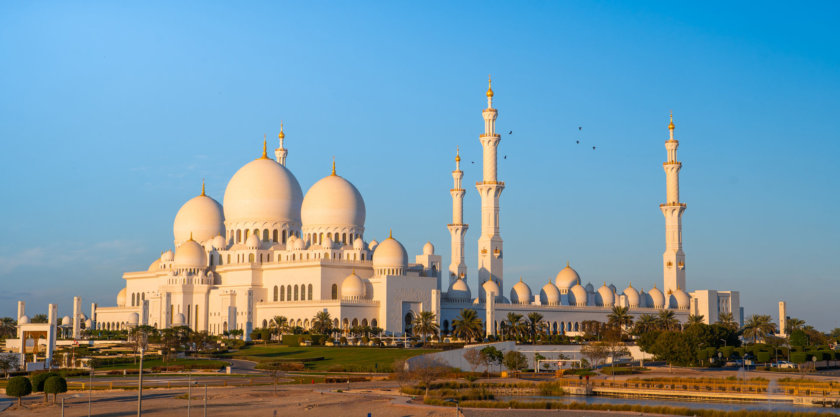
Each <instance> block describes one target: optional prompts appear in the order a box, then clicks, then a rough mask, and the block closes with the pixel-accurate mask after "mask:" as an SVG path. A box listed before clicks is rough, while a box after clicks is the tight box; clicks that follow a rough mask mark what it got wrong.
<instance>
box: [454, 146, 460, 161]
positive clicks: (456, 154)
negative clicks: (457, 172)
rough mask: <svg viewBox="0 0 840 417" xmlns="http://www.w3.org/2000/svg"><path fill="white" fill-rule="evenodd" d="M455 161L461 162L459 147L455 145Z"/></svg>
mask: <svg viewBox="0 0 840 417" xmlns="http://www.w3.org/2000/svg"><path fill="white" fill-rule="evenodd" d="M455 162H461V147H460V146H457V147H455Z"/></svg>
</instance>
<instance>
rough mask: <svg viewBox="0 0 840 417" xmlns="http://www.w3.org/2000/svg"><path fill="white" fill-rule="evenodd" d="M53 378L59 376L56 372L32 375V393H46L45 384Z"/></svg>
mask: <svg viewBox="0 0 840 417" xmlns="http://www.w3.org/2000/svg"><path fill="white" fill-rule="evenodd" d="M53 376H59V375H58V374H57V373H55V372H42V373H38V374H34V375H32V376H31V377H30V378H29V379H30V380H31V381H32V391H33V392H43V391H44V383H45V382H46V381H47V379H49V378H50V377H53Z"/></svg>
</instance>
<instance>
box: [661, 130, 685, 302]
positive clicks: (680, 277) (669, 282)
mask: <svg viewBox="0 0 840 417" xmlns="http://www.w3.org/2000/svg"><path fill="white" fill-rule="evenodd" d="M668 130H669V131H670V132H671V134H670V137H669V139H668V140H667V141H665V149H666V150H667V151H668V160H667V161H666V162H665V163H663V164H662V166H663V167H664V168H665V183H666V188H667V201H666V202H665V204H660V205H659V208H660V209H661V210H662V214H664V215H665V253H664V254H663V255H662V267H663V271H664V276H665V293H666V294H670V293H671V292H673V291H676V290H677V289H683V290H685V253H683V250H682V214H683V212H684V211H685V203H680V168H682V163H680V162H679V161H677V148H678V147H679V146H680V142H679V141H677V140H676V139H674V115H673V113H672V114H671V123H670V124H669V125H668Z"/></svg>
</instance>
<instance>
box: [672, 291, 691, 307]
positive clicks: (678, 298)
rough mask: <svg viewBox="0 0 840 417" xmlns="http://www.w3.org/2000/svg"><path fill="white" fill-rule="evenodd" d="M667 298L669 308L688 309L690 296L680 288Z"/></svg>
mask: <svg viewBox="0 0 840 417" xmlns="http://www.w3.org/2000/svg"><path fill="white" fill-rule="evenodd" d="M668 298H669V308H675V309H680V310H688V307H689V305H690V304H691V297H690V296H689V295H688V293H687V292H685V291H683V290H682V289H677V290H676V291H674V292H673V293H672V294H671V296H670V297H668Z"/></svg>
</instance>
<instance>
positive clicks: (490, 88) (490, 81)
mask: <svg viewBox="0 0 840 417" xmlns="http://www.w3.org/2000/svg"><path fill="white" fill-rule="evenodd" d="M487 97H493V79H492V78H491V77H490V75H488V76H487Z"/></svg>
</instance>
